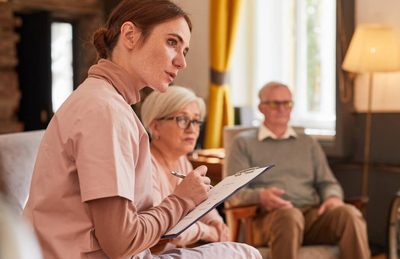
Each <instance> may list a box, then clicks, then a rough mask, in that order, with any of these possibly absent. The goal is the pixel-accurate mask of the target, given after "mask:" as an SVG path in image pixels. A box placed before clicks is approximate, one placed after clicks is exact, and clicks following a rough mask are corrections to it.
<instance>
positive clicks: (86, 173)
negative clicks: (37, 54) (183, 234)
mask: <svg viewBox="0 0 400 259" xmlns="http://www.w3.org/2000/svg"><path fill="white" fill-rule="evenodd" d="M137 101H139V91H138V89H136V88H135V85H133V83H132V81H131V79H130V76H129V75H128V73H126V72H125V71H124V70H123V69H122V68H120V67H119V66H117V65H116V64H114V63H112V62H110V61H107V60H104V59H102V60H100V61H99V63H98V64H97V65H94V66H92V67H91V69H90V70H89V78H88V79H86V80H85V82H84V83H83V84H82V85H80V86H79V88H78V89H77V90H76V91H74V92H73V93H72V94H71V96H70V97H69V98H68V99H67V100H66V101H65V103H64V104H63V105H62V106H61V107H60V109H59V110H58V111H57V113H56V114H55V115H54V117H53V119H52V120H51V122H50V124H49V126H48V128H47V130H46V132H45V135H44V137H43V140H42V142H41V144H40V148H39V152H38V156H37V160H36V164H35V169H34V172H33V177H32V183H31V189H30V196H29V200H28V203H27V205H26V208H25V210H24V213H23V216H24V217H25V218H28V220H29V221H30V222H31V223H32V225H33V227H34V229H35V232H36V234H37V236H38V238H39V241H40V244H41V247H42V249H43V254H44V258H68V259H70V258H74V259H75V258H77V259H79V258H82V259H83V258H93V257H94V256H93V255H94V254H95V257H96V258H106V255H105V254H104V252H103V251H102V249H101V247H100V245H99V243H98V241H97V239H96V236H95V229H94V225H93V222H92V218H91V217H90V215H89V213H88V205H87V203H86V202H88V201H93V200H96V199H101V198H105V197H123V198H125V199H127V200H128V201H129V206H130V208H131V209H129V206H126V207H125V210H126V211H121V213H120V214H121V215H123V214H127V215H129V212H130V211H134V210H135V209H136V210H137V212H134V213H137V214H139V216H137V217H134V218H133V219H131V220H132V222H133V223H132V225H133V226H136V225H137V226H138V227H137V228H136V232H135V233H132V235H131V237H132V240H131V242H132V244H131V247H138V249H136V250H135V251H134V252H133V254H138V253H140V252H142V251H143V250H145V249H147V248H149V247H150V246H151V245H152V244H151V243H156V242H157V240H158V239H159V238H160V236H161V235H162V234H163V233H165V232H166V231H167V228H170V227H171V226H174V225H175V224H176V222H177V221H178V220H179V219H180V218H181V217H182V216H184V215H185V214H186V213H187V212H188V210H190V209H193V208H194V203H190V202H189V201H184V200H182V199H177V198H176V197H173V196H169V197H168V198H167V199H166V200H168V199H169V201H170V202H169V203H168V206H169V207H168V208H160V209H158V210H151V211H148V210H149V209H150V207H152V204H153V197H152V190H153V186H152V177H151V162H150V148H149V139H148V136H147V133H146V131H145V129H144V128H143V126H142V124H141V123H140V121H139V119H138V118H137V116H136V115H135V113H134V112H133V110H132V108H131V106H130V104H133V103H136V102H137ZM162 206H164V207H165V206H166V205H165V204H164V205H163V204H162V205H161V206H160V207H162ZM127 210H129V211H127ZM171 210H172V211H171ZM127 212H128V213H127ZM127 229H129V228H127ZM124 230H125V229H123V230H122V231H124ZM125 231H127V230H125ZM128 234H129V233H128ZM125 235H127V233H123V235H122V236H125ZM111 238H115V237H110V239H111ZM144 240H146V242H145V243H144ZM147 242H148V244H147ZM143 243H144V244H143ZM144 253H145V254H148V251H145V252H144ZM133 254H132V255H133ZM90 255H92V256H90Z"/></svg>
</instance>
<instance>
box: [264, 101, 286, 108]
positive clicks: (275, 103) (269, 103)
mask: <svg viewBox="0 0 400 259" xmlns="http://www.w3.org/2000/svg"><path fill="white" fill-rule="evenodd" d="M263 103H264V104H267V105H269V107H271V108H278V107H279V105H281V104H282V105H283V107H285V108H292V107H293V102H292V101H285V102H277V101H271V102H263Z"/></svg>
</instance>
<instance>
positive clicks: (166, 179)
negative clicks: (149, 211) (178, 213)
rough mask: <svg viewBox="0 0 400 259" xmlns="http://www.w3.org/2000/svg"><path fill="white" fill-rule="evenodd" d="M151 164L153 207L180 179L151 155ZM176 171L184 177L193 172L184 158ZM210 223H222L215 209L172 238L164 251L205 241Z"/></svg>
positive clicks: (171, 190)
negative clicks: (170, 243)
mask: <svg viewBox="0 0 400 259" xmlns="http://www.w3.org/2000/svg"><path fill="white" fill-rule="evenodd" d="M151 163H152V169H153V184H154V195H153V201H154V205H158V204H160V203H161V201H162V200H163V199H164V198H165V197H167V196H168V195H170V194H171V193H172V192H173V191H174V190H175V188H176V186H178V184H179V183H180V182H181V181H182V179H180V178H178V177H176V176H173V175H172V174H171V173H170V172H168V171H165V170H164V168H163V167H162V166H161V164H160V163H159V162H158V161H157V159H156V158H155V157H154V156H153V155H151ZM177 170H178V172H179V173H181V174H184V175H187V174H188V173H190V172H191V171H192V170H193V166H192V164H190V162H189V160H188V159H187V157H186V156H181V157H180V158H179V160H178V169H177ZM212 221H220V222H223V219H222V217H221V216H220V215H219V214H218V211H217V210H216V209H214V210H212V211H210V212H209V213H207V214H206V215H205V216H204V217H202V218H201V219H200V220H199V221H197V222H196V223H195V224H193V225H192V226H191V227H189V228H188V229H186V230H185V231H184V232H183V233H182V234H180V235H179V236H178V237H177V238H174V239H173V240H172V243H173V244H174V245H168V246H166V249H171V248H174V247H176V245H179V246H184V245H189V244H193V243H195V242H197V241H199V240H200V239H202V240H205V239H207V238H208V237H209V235H210V227H209V226H208V224H210V222H212ZM166 249H165V250H166Z"/></svg>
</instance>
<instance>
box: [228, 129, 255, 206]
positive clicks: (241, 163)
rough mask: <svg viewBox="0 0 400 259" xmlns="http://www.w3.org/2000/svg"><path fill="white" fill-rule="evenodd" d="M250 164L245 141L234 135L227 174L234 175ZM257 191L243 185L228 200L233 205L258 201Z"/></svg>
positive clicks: (250, 165)
mask: <svg viewBox="0 0 400 259" xmlns="http://www.w3.org/2000/svg"><path fill="white" fill-rule="evenodd" d="M252 166H253V165H252V164H251V161H250V155H249V154H248V150H247V148H246V145H245V143H244V142H243V141H242V139H241V138H238V136H236V137H235V138H234V140H233V143H232V147H231V151H230V156H229V159H228V161H227V173H228V175H234V174H235V173H236V172H238V171H240V170H243V169H246V168H249V167H252ZM258 192H259V189H251V188H248V187H247V186H245V187H244V188H243V189H241V190H240V191H238V192H237V193H236V194H234V195H233V196H231V197H230V198H229V199H228V201H229V202H230V203H231V204H232V205H233V206H238V205H247V204H254V203H259V202H260V199H259V196H258Z"/></svg>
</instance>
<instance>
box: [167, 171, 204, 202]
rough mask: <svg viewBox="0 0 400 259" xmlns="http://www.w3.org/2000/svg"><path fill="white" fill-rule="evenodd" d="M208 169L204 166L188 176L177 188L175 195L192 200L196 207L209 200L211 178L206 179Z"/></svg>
mask: <svg viewBox="0 0 400 259" xmlns="http://www.w3.org/2000/svg"><path fill="white" fill-rule="evenodd" d="M206 173H207V167H206V166H204V165H202V166H199V167H197V168H196V169H195V170H193V171H192V172H190V173H189V174H188V175H186V177H185V179H183V180H182V182H181V183H180V184H179V185H178V186H177V187H176V188H175V190H174V192H173V193H174V194H175V195H177V196H179V197H182V198H189V199H191V200H192V201H193V202H194V203H195V204H196V205H197V204H199V203H200V202H202V201H204V200H205V199H207V198H208V191H209V190H210V186H209V184H210V182H211V181H210V178H208V177H206Z"/></svg>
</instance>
